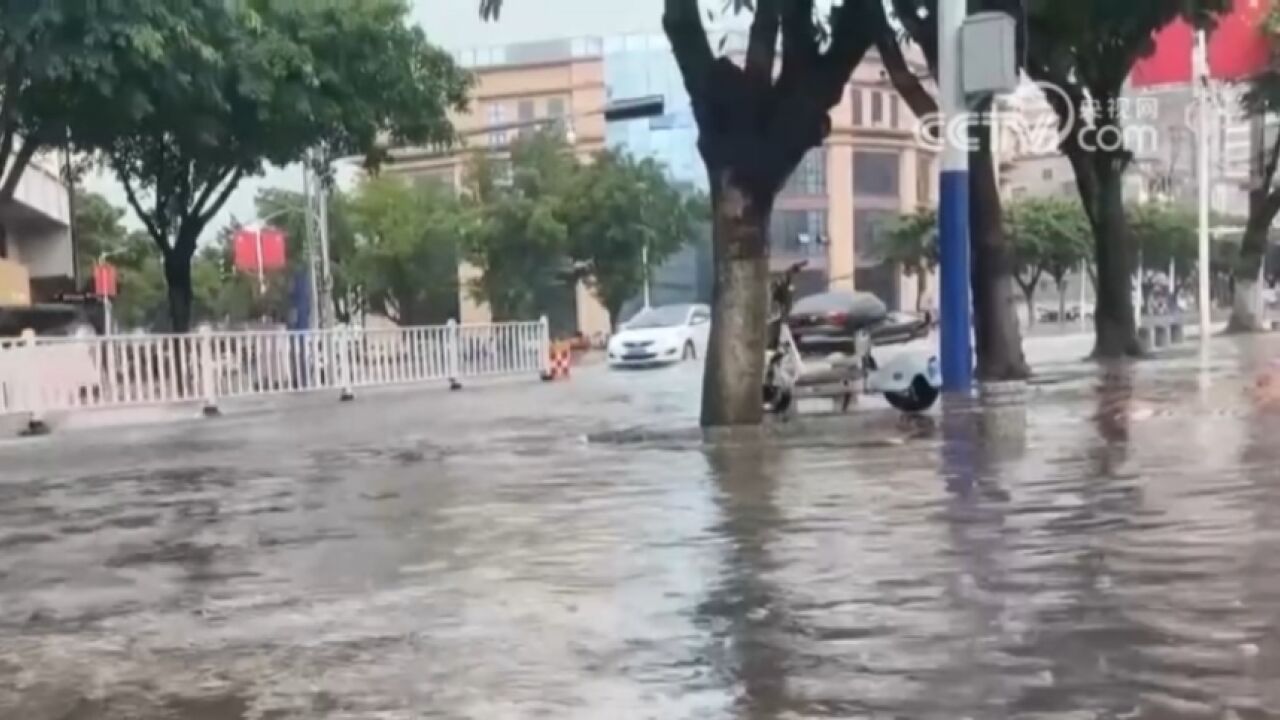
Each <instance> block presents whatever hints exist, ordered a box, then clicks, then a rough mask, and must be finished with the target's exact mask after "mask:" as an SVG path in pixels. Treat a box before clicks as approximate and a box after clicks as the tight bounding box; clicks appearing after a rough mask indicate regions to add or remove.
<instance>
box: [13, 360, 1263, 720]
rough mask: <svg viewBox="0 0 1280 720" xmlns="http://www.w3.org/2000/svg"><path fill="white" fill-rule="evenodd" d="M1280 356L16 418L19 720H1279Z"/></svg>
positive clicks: (685, 372) (586, 384)
mask: <svg viewBox="0 0 1280 720" xmlns="http://www.w3.org/2000/svg"><path fill="white" fill-rule="evenodd" d="M1188 353H1189V354H1188ZM1277 357H1280V341H1277V340H1276V339H1263V340H1256V341H1246V342H1239V343H1237V342H1234V341H1232V342H1228V341H1221V342H1219V343H1218V344H1217V345H1216V346H1215V361H1214V364H1213V366H1212V368H1210V369H1209V370H1207V371H1202V370H1201V369H1200V367H1199V363H1198V361H1197V358H1196V357H1194V350H1189V351H1185V352H1184V354H1181V355H1177V356H1174V357H1171V358H1166V359H1162V360H1158V361H1151V362H1146V363H1142V364H1139V365H1137V366H1135V367H1132V368H1117V369H1112V370H1110V371H1105V370H1101V369H1097V368H1095V367H1094V366H1084V365H1079V364H1064V365H1062V366H1060V367H1055V368H1052V369H1051V370H1050V371H1048V372H1046V373H1045V375H1044V376H1043V377H1042V378H1041V382H1039V383H1038V384H1037V385H1036V386H1035V388H1034V390H1033V392H1032V394H1031V398H1030V403H1029V405H1028V407H1027V408H1025V410H1019V409H1017V408H1013V409H1000V410H980V409H975V408H969V407H963V406H956V405H952V406H950V407H949V408H948V409H947V411H946V412H941V411H939V412H937V413H935V415H934V416H933V418H932V419H931V420H930V421H928V422H903V421H902V420H900V419H899V418H898V416H897V415H895V414H894V413H892V412H890V411H889V410H888V409H887V408H885V407H884V406H882V405H881V404H879V403H877V402H875V401H867V402H866V403H865V405H864V406H863V407H862V408H860V409H858V410H856V411H855V412H854V413H853V414H851V415H849V416H847V417H832V416H826V417H823V416H821V415H820V414H811V415H806V416H804V417H802V418H799V419H797V420H795V421H793V422H790V423H787V424H785V425H777V426H772V427H770V428H767V429H765V430H761V431H758V432H752V431H747V432H733V433H724V434H717V435H715V436H714V437H709V438H707V439H705V441H704V439H703V437H702V436H701V434H700V433H699V432H698V431H697V430H696V429H694V428H695V425H696V413H697V406H698V399H697V388H698V382H699V377H698V375H699V373H698V370H697V369H696V368H694V367H692V366H685V367H680V368H673V369H670V370H661V371H656V372H652V373H609V372H608V371H606V370H604V369H602V368H592V369H585V370H583V371H581V372H578V373H577V374H575V376H574V378H573V379H572V381H571V382H569V383H567V384H553V385H544V384H532V383H530V384H512V385H506V386H495V387H486V388H472V389H468V390H465V391H463V392H461V393H453V394H449V393H444V392H438V391H413V392H401V393H389V394H380V395H366V396H363V397H361V398H359V399H358V400H357V402H356V403H353V404H349V405H339V404H338V403H336V402H334V401H333V399H332V398H304V399H299V400H295V401H291V402H290V403H289V404H288V405H287V406H286V407H283V408H280V409H274V410H255V411H253V412H247V413H242V414H238V415H236V414H230V415H228V416H227V417H224V418H222V419H219V420H215V421H208V422H183V423H176V424H171V425H168V426H163V427H138V428H132V429H114V430H95V431H91V432H88V431H86V432H81V433H70V434H63V435H55V436H54V437H52V438H47V439H41V440H38V441H22V442H11V443H9V444H5V445H0V467H3V468H4V470H3V473H0V475H2V478H0V718H5V719H8V718H14V719H15V720H19V719H20V720H90V719H93V720H97V719H110V720H159V719H162V718H163V719H173V720H178V719H183V720H185V719H187V718H191V719H195V720H241V719H254V720H257V719H262V720H267V719H270V720H286V719H287V720H293V719H295V718H296V719H298V720H302V719H313V718H325V719H328V718H344V719H345V718H352V719H356V718H359V719H362V720H363V719H365V718H378V719H393V718H394V719H401V718H406V719H407V718H483V719H484V720H500V719H506V718H555V719H556V720H560V719H569V718H583V719H586V718H592V719H594V718H662V719H666V718H697V719H699V720H702V719H715V718H752V719H756V718H759V719H764V718H877V719H879V718H911V719H918V718H938V719H939V720H943V719H945V720H959V719H961V718H973V719H975V720H978V719H985V718H1044V719H1050V718H1052V719H1054V720H1076V719H1082V720H1083V719H1086V718H1105V719H1116V720H1119V719H1120V718H1141V719H1151V720H1167V719H1181V718H1214V719H1218V718H1221V719H1229V718H1239V719H1240V720H1250V719H1252V718H1280V408H1270V409H1268V408H1263V407H1260V406H1259V405H1258V404H1257V403H1256V402H1254V401H1253V400H1252V399H1251V398H1250V397H1249V395H1248V392H1247V390H1248V389H1249V388H1250V387H1251V386H1252V385H1253V384H1254V381H1255V378H1256V376H1257V373H1258V372H1260V371H1261V370H1262V368H1263V367H1264V366H1265V365H1266V364H1267V363H1268V362H1270V361H1272V360H1273V359H1275V358H1277ZM821 409H822V408H821V407H819V408H818V410H821Z"/></svg>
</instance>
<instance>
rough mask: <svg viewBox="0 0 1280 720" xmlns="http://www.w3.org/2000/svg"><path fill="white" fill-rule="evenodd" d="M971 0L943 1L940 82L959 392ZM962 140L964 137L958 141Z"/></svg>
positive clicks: (944, 252) (956, 389)
mask: <svg viewBox="0 0 1280 720" xmlns="http://www.w3.org/2000/svg"><path fill="white" fill-rule="evenodd" d="M967 10H968V8H967V3H966V0H939V1H938V51H939V52H938V84H939V88H940V91H941V92H940V96H941V109H942V114H943V121H944V122H943V123H941V125H940V127H942V128H943V130H942V132H943V135H944V138H943V140H944V146H943V148H944V149H943V151H942V178H941V182H940V186H941V198H940V203H939V208H938V238H939V250H940V260H941V263H940V265H941V274H942V282H941V285H942V288H941V298H940V299H941V321H942V384H943V389H945V390H946V391H948V392H953V393H968V392H970V390H971V389H972V387H973V349H972V344H973V343H972V335H971V325H972V322H971V317H970V314H971V311H970V302H971V301H970V295H969V153H968V148H966V147H965V141H966V140H967V139H968V134H967V133H961V132H955V131H952V130H951V128H954V127H956V126H957V120H959V119H960V118H963V117H964V115H965V113H967V112H968V108H967V107H966V103H965V94H964V87H963V83H962V82H961V78H962V76H961V67H960V63H961V59H960V31H961V28H962V27H963V25H964V19H965V16H966V14H967ZM957 136H959V137H957Z"/></svg>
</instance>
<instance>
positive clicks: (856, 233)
mask: <svg viewBox="0 0 1280 720" xmlns="http://www.w3.org/2000/svg"><path fill="white" fill-rule="evenodd" d="M897 216H898V214H897V213H896V212H893V211H892V210H854V211H853V249H854V251H855V252H854V255H855V257H856V258H857V264H858V267H875V266H877V265H880V264H882V263H883V262H884V258H883V257H882V256H881V254H880V251H879V249H880V248H881V247H883V246H884V242H885V236H886V235H887V234H888V232H889V230H890V228H892V227H893V223H894V219H895V218H896V217H897Z"/></svg>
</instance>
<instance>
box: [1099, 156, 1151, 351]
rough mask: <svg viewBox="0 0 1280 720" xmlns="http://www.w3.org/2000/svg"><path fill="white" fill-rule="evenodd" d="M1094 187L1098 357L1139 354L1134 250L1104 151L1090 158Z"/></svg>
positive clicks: (1118, 185) (1118, 182)
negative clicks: (1102, 153)
mask: <svg viewBox="0 0 1280 720" xmlns="http://www.w3.org/2000/svg"><path fill="white" fill-rule="evenodd" d="M1093 164H1094V172H1095V177H1096V178H1097V193H1096V197H1094V198H1093V200H1094V202H1093V203H1092V204H1093V208H1092V213H1091V215H1092V218H1091V219H1092V221H1093V239H1094V254H1095V256H1096V257H1097V261H1098V285H1097V294H1098V301H1097V308H1096V310H1095V314H1094V334H1095V338H1096V343H1095V345H1094V349H1093V355H1094V357H1095V358H1098V359H1114V358H1122V357H1138V356H1140V355H1141V354H1142V346H1141V345H1140V344H1139V343H1138V328H1137V323H1136V321H1135V317H1134V308H1133V253H1132V249H1131V248H1130V239H1129V223H1128V220H1127V219H1126V217H1125V212H1124V187H1123V184H1122V175H1123V173H1122V171H1121V170H1120V169H1119V168H1118V167H1117V166H1116V164H1115V162H1114V161H1112V160H1110V159H1108V158H1107V157H1104V156H1099V157H1096V158H1095V159H1094V163H1093Z"/></svg>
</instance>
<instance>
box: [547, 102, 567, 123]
mask: <svg viewBox="0 0 1280 720" xmlns="http://www.w3.org/2000/svg"><path fill="white" fill-rule="evenodd" d="M547 117H553V118H558V117H564V98H558V97H557V98H551V99H550V100H548V101H547Z"/></svg>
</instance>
